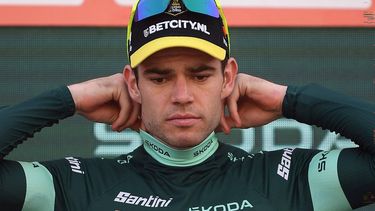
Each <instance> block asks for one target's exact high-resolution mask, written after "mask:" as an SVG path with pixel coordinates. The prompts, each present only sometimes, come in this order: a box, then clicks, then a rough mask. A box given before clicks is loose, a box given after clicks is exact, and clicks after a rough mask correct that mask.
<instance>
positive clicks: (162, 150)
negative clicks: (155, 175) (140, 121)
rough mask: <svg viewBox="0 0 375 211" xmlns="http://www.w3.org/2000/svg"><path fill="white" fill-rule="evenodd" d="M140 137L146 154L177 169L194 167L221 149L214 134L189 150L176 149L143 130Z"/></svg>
mask: <svg viewBox="0 0 375 211" xmlns="http://www.w3.org/2000/svg"><path fill="white" fill-rule="evenodd" d="M140 136H141V138H142V140H143V147H144V148H145V150H146V152H147V153H148V154H150V155H151V157H153V158H154V159H155V160H157V161H158V162H160V163H162V164H164V165H168V166H177V167H187V166H194V165H198V164H200V163H202V162H203V161H205V160H206V159H207V158H209V157H210V156H211V155H212V154H214V152H215V151H216V150H217V148H218V147H219V143H218V141H217V138H216V136H215V133H214V132H212V133H211V134H210V135H209V136H208V137H207V138H206V139H205V140H204V141H202V143H200V144H199V145H197V146H195V147H192V148H189V149H183V150H179V149H174V148H172V147H170V146H167V145H166V144H164V143H163V142H161V141H160V140H158V139H156V138H155V137H153V136H151V135H150V134H148V133H147V132H145V131H143V130H141V131H140Z"/></svg>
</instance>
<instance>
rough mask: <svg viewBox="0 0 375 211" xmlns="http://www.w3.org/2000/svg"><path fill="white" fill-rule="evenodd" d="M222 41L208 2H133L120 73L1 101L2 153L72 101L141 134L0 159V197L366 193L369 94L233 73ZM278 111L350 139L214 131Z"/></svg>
mask: <svg viewBox="0 0 375 211" xmlns="http://www.w3.org/2000/svg"><path fill="white" fill-rule="evenodd" d="M229 49H230V48H229V34H228V30H227V25H226V21H225V18H224V16H223V14H222V11H221V9H220V6H219V5H218V2H216V1H214V0H196V1H194V0H185V1H169V0H165V1H154V0H140V1H139V2H137V3H136V4H135V6H134V8H133V12H132V19H131V21H130V24H129V27H128V50H129V59H130V65H128V66H126V67H125V68H124V71H123V74H122V75H121V74H116V75H112V76H109V77H104V78H98V79H94V80H91V81H87V82H83V83H79V84H73V85H70V86H68V87H60V88H59V89H55V90H52V91H50V92H46V93H44V94H42V95H40V96H37V97H35V98H33V99H30V100H28V101H25V102H23V103H21V104H18V105H14V106H10V107H5V108H3V109H1V110H0V112H1V115H0V125H1V129H0V134H1V136H0V137H1V138H0V153H1V155H2V158H3V157H4V156H5V155H6V154H8V153H9V152H10V151H11V150H12V149H13V148H14V147H15V146H16V145H17V144H20V143H21V142H22V141H24V140H25V139H26V138H28V137H31V136H32V135H33V134H34V133H35V132H37V131H39V130H41V129H42V128H43V127H46V126H50V125H52V124H53V123H57V122H58V120H61V119H64V118H66V117H68V116H71V115H73V114H74V113H79V114H81V115H83V116H85V117H86V118H88V119H89V120H91V121H97V122H105V123H108V124H111V125H112V128H113V130H117V131H122V130H124V129H125V128H132V129H134V130H138V131H140V135H141V137H142V139H143V141H144V144H143V146H141V147H139V148H137V149H136V150H135V151H133V152H132V153H130V154H126V155H122V156H120V157H118V158H115V159H96V158H94V159H82V158H76V157H68V158H65V159H61V160H56V161H46V162H32V163H28V162H16V161H9V160H4V159H3V160H2V161H1V162H0V189H1V191H0V207H1V209H2V210H38V211H39V210H189V211H193V210H351V209H353V208H357V207H361V206H364V205H367V204H369V203H372V202H374V194H375V176H374V175H375V170H374V167H375V166H374V156H375V145H374V131H373V130H374V125H375V116H374V110H375V109H374V108H375V107H374V105H373V104H370V103H367V102H362V101H359V100H356V99H353V98H349V97H347V96H343V95H341V94H338V93H334V92H332V91H329V90H327V89H324V88H321V87H319V86H316V85H308V86H304V87H293V86H289V87H286V86H282V85H278V84H274V83H271V82H268V81H265V80H263V79H259V78H256V77H252V76H250V75H245V74H237V72H238V67H237V63H236V60H235V59H234V58H231V57H230V54H229ZM225 107H227V108H228V114H227V115H225V112H224V110H225ZM282 116H284V117H287V118H294V119H296V120H298V121H300V122H304V123H307V124H314V125H318V126H321V127H323V128H328V129H330V130H333V131H336V132H339V133H341V134H342V135H344V136H346V137H348V138H350V139H352V140H353V141H354V142H355V143H357V144H358V145H359V146H360V147H359V148H354V149H344V150H333V151H330V152H322V151H318V150H305V149H282V150H278V151H273V152H261V153H258V154H256V155H251V154H248V153H246V152H244V151H242V150H240V149H237V148H234V147H231V146H228V145H225V144H222V143H219V142H218V140H217V138H216V136H215V133H214V131H215V130H216V131H224V132H225V133H229V132H230V129H231V128H248V127H255V126H259V125H264V124H267V123H269V122H271V121H273V120H275V119H278V118H280V117H282Z"/></svg>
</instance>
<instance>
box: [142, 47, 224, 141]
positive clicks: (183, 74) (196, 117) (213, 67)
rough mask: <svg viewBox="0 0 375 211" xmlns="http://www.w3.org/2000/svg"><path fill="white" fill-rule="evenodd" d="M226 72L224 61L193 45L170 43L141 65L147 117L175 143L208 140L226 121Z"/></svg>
mask: <svg viewBox="0 0 375 211" xmlns="http://www.w3.org/2000/svg"><path fill="white" fill-rule="evenodd" d="M224 78H225V74H223V70H222V66H221V62H220V61H219V60H218V59H215V58H213V57H211V56H209V55H208V54H205V53H203V52H201V51H198V50H193V49H190V48H169V49H166V50H162V51H159V52H157V53H155V54H153V55H152V56H150V57H148V58H147V59H146V60H145V61H144V62H142V63H141V64H140V65H139V66H138V89H139V94H140V103H141V107H142V121H143V123H144V126H145V128H146V130H147V132H149V133H150V134H152V135H153V136H155V137H157V138H159V139H161V140H162V141H164V142H165V143H166V144H168V145H169V146H172V147H175V148H187V147H192V146H195V145H197V144H199V143H200V142H201V141H203V140H204V139H205V138H206V137H207V136H208V135H209V134H210V133H211V132H212V131H213V130H215V128H216V127H217V126H218V124H219V122H220V117H221V113H222V102H223V99H224V98H225V97H227V94H225V93H224V91H223V89H224V87H225V80H224Z"/></svg>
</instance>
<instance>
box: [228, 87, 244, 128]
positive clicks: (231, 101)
mask: <svg viewBox="0 0 375 211" xmlns="http://www.w3.org/2000/svg"><path fill="white" fill-rule="evenodd" d="M238 99H239V92H238V91H234V92H233V93H232V95H231V96H229V97H228V98H227V100H226V102H227V106H228V110H229V116H230V117H231V119H232V120H234V125H235V126H236V127H241V125H242V123H241V118H240V115H239V114H238Z"/></svg>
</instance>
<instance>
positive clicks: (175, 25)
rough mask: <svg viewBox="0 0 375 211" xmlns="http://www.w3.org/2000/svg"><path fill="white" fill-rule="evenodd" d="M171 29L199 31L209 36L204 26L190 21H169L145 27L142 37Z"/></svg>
mask: <svg viewBox="0 0 375 211" xmlns="http://www.w3.org/2000/svg"><path fill="white" fill-rule="evenodd" d="M171 29H187V30H194V31H199V32H202V33H205V34H207V35H210V34H211V33H210V32H209V31H208V27H207V25H206V24H203V23H200V22H195V21H191V20H171V21H163V22H159V23H156V24H153V25H151V26H149V27H147V28H146V29H144V30H143V36H144V37H145V38H147V37H148V36H150V35H152V34H154V33H156V32H161V31H164V30H171Z"/></svg>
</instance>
